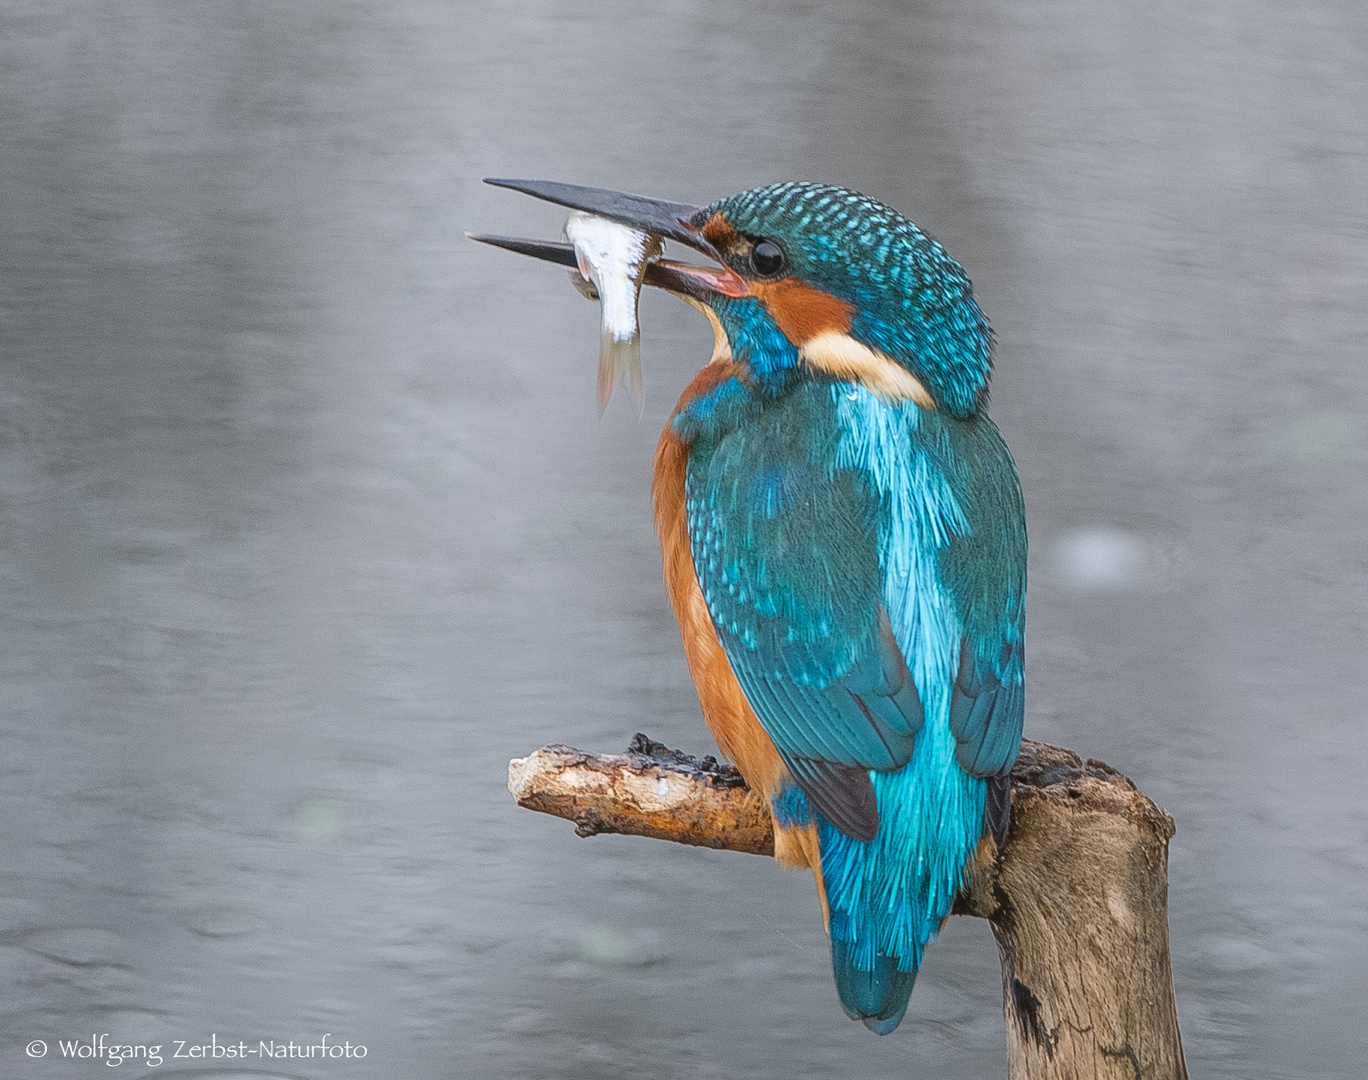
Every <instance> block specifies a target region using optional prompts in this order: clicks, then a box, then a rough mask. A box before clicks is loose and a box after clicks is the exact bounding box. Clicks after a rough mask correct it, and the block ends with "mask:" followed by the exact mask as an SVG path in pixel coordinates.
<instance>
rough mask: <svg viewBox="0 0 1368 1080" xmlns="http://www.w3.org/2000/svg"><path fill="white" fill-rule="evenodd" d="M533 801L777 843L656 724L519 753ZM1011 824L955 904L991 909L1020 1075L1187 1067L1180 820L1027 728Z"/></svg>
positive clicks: (730, 781) (751, 799)
mask: <svg viewBox="0 0 1368 1080" xmlns="http://www.w3.org/2000/svg"><path fill="white" fill-rule="evenodd" d="M508 789H509V791H511V792H512V793H513V796H514V798H516V799H517V801H518V805H520V806H525V807H527V808H529V809H532V810H539V811H541V812H542V813H547V814H554V815H556V816H557V817H563V818H568V819H569V820H571V821H573V822H575V832H576V833H577V834H578V835H580V836H593V835H595V834H597V833H605V832H616V833H627V834H630V835H634V836H649V837H654V838H656V839H661V840H673V841H676V842H678V843H684V844H694V845H697V846H701V847H711V848H721V849H725V850H729V851H744V852H748V853H750V854H754V855H772V854H773V853H774V835H773V832H772V824H771V820H770V814H769V810H768V807H766V806H765V805H764V802H763V800H761V799H760V798H758V797H757V796H756V795H755V794H754V793H753V792H752V791H750V789H749V788H747V787H746V786H745V782H744V781H743V780H742V779H741V775H740V774H739V773H738V772H737V771H736V770H735V769H732V768H729V767H725V766H720V765H718V764H717V762H716V761H714V760H713V759H712V758H704V759H702V760H701V761H700V760H697V759H695V758H691V757H689V756H688V755H686V754H682V753H679V752H678V751H675V750H669V749H667V748H666V747H664V746H662V745H661V744H660V743H657V742H652V741H651V740H650V739H648V738H647V737H646V736H645V735H637V736H636V737H635V738H634V739H633V740H632V742H631V745H630V746H629V747H628V748H627V752H626V753H625V754H606V755H597V754H587V753H585V752H583V751H581V750H576V749H574V748H573V747H569V746H545V747H543V748H542V749H540V750H538V751H537V752H536V753H534V754H532V755H530V756H528V757H525V758H515V759H514V760H513V761H510V762H509V764H508ZM1012 799H1013V804H1012V830H1011V835H1010V837H1009V838H1008V841H1007V844H1006V846H1005V847H1004V849H1003V851H1002V852H1001V854H1000V855H999V857H998V860H997V862H996V864H995V865H994V866H992V867H989V868H988V869H986V870H984V871H982V872H980V873H978V874H976V876H975V877H974V879H973V880H972V881H969V882H967V883H966V888H965V890H964V891H963V892H962V893H961V894H960V897H959V898H958V900H957V901H956V904H955V913H956V914H960V915H976V916H979V917H980V918H985V919H987V920H988V921H989V923H990V924H991V925H992V928H993V935H994V936H995V937H996V939H997V943H998V953H999V956H1000V958H1001V960H1002V984H1003V1013H1004V1016H1005V1018H1006V1021H1007V1063H1008V1075H1009V1077H1010V1078H1011V1080H1066V1078H1067V1080H1075V1078H1083V1077H1097V1078H1111V1077H1116V1078H1126V1080H1131V1078H1137V1080H1139V1078H1143V1080H1186V1077H1187V1068H1186V1066H1185V1064H1184V1062H1183V1045H1182V1039H1181V1036H1180V1035H1179V1031H1178V1013H1177V1009H1176V1008H1175V1005H1174V1000H1173V975H1172V971H1171V969H1170V966H1169V948H1168V841H1169V838H1170V837H1172V836H1173V819H1172V818H1170V817H1169V815H1168V814H1167V813H1166V812H1165V811H1164V809H1163V808H1162V807H1160V806H1158V805H1156V804H1155V803H1153V802H1151V801H1150V800H1149V799H1147V798H1146V797H1145V796H1144V795H1143V794H1141V792H1140V791H1139V790H1138V789H1137V788H1136V787H1135V785H1134V784H1132V783H1131V782H1130V781H1129V780H1128V779H1126V778H1125V777H1124V776H1122V775H1121V774H1120V773H1119V772H1117V771H1116V770H1115V769H1112V768H1110V767H1109V766H1107V765H1104V764H1102V762H1100V761H1093V760H1089V761H1086V762H1084V761H1083V760H1081V759H1080V758H1079V757H1078V755H1077V754H1075V753H1073V752H1072V751H1069V750H1063V749H1060V748H1059V747H1056V746H1047V745H1045V744H1044V743H1036V742H1031V741H1030V740H1026V741H1024V742H1023V743H1022V747H1021V756H1020V758H1019V759H1018V760H1017V764H1016V767H1015V768H1014V769H1013V770H1012Z"/></svg>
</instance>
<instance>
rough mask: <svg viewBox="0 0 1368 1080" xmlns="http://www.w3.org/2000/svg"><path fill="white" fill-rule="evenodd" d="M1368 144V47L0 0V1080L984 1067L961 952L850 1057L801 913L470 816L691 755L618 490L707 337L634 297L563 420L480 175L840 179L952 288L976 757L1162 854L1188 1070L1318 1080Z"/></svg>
mask: <svg viewBox="0 0 1368 1080" xmlns="http://www.w3.org/2000/svg"><path fill="white" fill-rule="evenodd" d="M1366 96H1368V7H1365V6H1364V5H1363V4H1362V3H1361V2H1360V0H1310V2H1307V3H1302V4H1295V5H1289V4H1284V3H1280V2H1277V0H1245V2H1238V3H1237V2H1235V0H1182V2H1179V0H1157V2H1155V0H1143V2H1142V0H1119V2H1115V3H1108V4H1097V3H1093V2H1088V0H1029V2H1027V0H1022V2H1013V3H1006V2H1002V0H996V2H994V0H917V2H915V3H907V2H902V0H882V2H880V0H864V2H862V0H854V2H850V3H840V4H837V3H829V4H820V3H802V2H797V3H785V4H781V3H760V2H750V3H742V2H737V0H727V2H722V0H660V2H657V3H653V4H649V5H647V4H637V3H626V2H621V0H593V2H586V0H574V2H568V0H559V2H551V0H519V2H517V3H513V2H504V3H486V4H475V3H453V2H450V0H443V2H424V0H411V2H405V3H380V2H376V0H351V2H341V0H289V2H284V0H277V2H265V0H261V2H254V0H244V2H234V3H223V2H221V3H200V4H185V3H179V2H172V0H164V2H160V3H158V2H131V0H130V2H118V3H100V2H95V0H84V2H81V0H61V2H58V0H42V2H36V0H3V3H0V140H3V141H2V143H0V146H3V152H2V153H0V620H2V623H0V625H3V641H4V647H3V650H0V701H2V702H3V704H0V769H3V782H2V783H0V798H2V799H3V808H2V809H0V820H2V821H3V828H2V829H0V1033H2V1034H3V1044H2V1045H0V1072H3V1074H4V1075H5V1076H15V1077H24V1078H28V1077H34V1078H47V1077H64V1076H68V1075H70V1076H77V1075H82V1076H86V1075H89V1074H90V1071H91V1069H92V1068H97V1067H103V1066H98V1065H97V1064H95V1063H92V1062H89V1061H84V1062H79V1063H73V1062H71V1061H63V1060H61V1058H60V1054H59V1051H58V1047H57V1045H56V1041H57V1040H58V1039H73V1038H78V1037H82V1033H85V1035H86V1037H88V1035H89V1033H90V1032H92V1031H93V1032H109V1033H111V1036H112V1041H117V1042H137V1043H146V1042H153V1043H157V1042H160V1043H162V1044H164V1052H165V1053H166V1054H168V1055H169V1054H170V1052H171V1050H172V1048H173V1043H174V1040H177V1039H180V1040H186V1041H187V1042H189V1043H191V1044H194V1043H199V1042H209V1040H210V1036H211V1034H216V1035H217V1037H218V1040H219V1041H220V1042H224V1041H236V1040H238V1039H239V1038H241V1039H243V1040H246V1041H247V1042H248V1043H249V1044H250V1045H255V1044H256V1042H257V1040H261V1039H267V1040H269V1039H275V1040H278V1041H287V1040H291V1039H293V1040H295V1041H297V1042H307V1041H316V1039H317V1037H318V1036H320V1035H321V1034H323V1033H325V1032H331V1033H333V1041H335V1042H340V1041H342V1040H350V1041H351V1042H352V1043H353V1044H357V1043H359V1044H364V1045H365V1046H366V1047H367V1051H368V1053H367V1057H366V1058H365V1059H364V1060H359V1061H358V1060H351V1061H346V1062H328V1063H320V1062H318V1061H316V1060H315V1061H312V1062H311V1061H292V1062H288V1063H277V1064H278V1065H279V1070H278V1073H273V1072H271V1071H270V1070H271V1068H272V1064H271V1063H270V1062H262V1061H255V1060H253V1061H249V1062H248V1066H249V1067H250V1068H252V1069H255V1070H257V1071H256V1072H255V1073H253V1075H257V1076H262V1075H265V1076H275V1075H280V1076H298V1077H309V1078H323V1077H328V1078H331V1077H349V1078H352V1077H354V1078H386V1080H418V1078H424V1080H426V1078H434V1077H477V1076H478V1077H494V1078H500V1077H509V1078H512V1077H523V1076H530V1075H535V1076H539V1077H552V1078H599V1077H610V1078H611V1077H635V1076H638V1075H641V1074H643V1073H645V1072H647V1071H649V1072H650V1073H651V1075H654V1076H663V1077H675V1076H678V1077H695V1076H703V1077H708V1076H717V1077H730V1076H738V1075H752V1076H785V1077H790V1076H791V1077H814V1078H821V1077H833V1076H838V1075H855V1074H858V1075H860V1076H861V1077H864V1078H867V1080H875V1078H884V1077H889V1078H892V1077H907V1076H929V1075H934V1076H938V1077H946V1078H957V1077H985V1076H1001V1075H1003V1074H1004V1073H1005V1064H1004V1040H1003V1022H1002V1017H1001V1012H1000V1008H1001V998H1000V993H1001V991H1000V983H999V973H998V961H997V955H996V951H995V948H994V944H993V941H992V937H991V935H990V933H989V930H988V927H987V925H986V924H985V923H983V922H981V921H977V920H970V919H954V920H951V922H950V924H949V925H948V926H947V928H946V930H945V932H944V934H943V935H942V939H941V942H940V943H939V944H938V945H937V946H936V947H935V948H934V949H933V950H932V951H931V952H930V953H929V954H928V962H927V966H926V968H925V969H924V972H923V974H922V977H921V981H920V984H919V986H918V989H917V992H916V993H915V994H914V995H913V999H912V1006H911V1011H910V1013H909V1019H908V1021H907V1022H906V1023H904V1024H903V1026H902V1027H901V1028H900V1029H899V1030H898V1031H897V1033H896V1034H894V1035H893V1036H891V1037H889V1038H885V1039H878V1038H875V1037H874V1036H872V1035H870V1034H869V1033H868V1032H866V1031H865V1030H864V1028H862V1027H861V1026H859V1025H857V1024H854V1023H852V1022H850V1021H848V1020H847V1019H845V1017H844V1016H843V1015H842V1014H841V1012H840V1009H839V1007H838V1005H837V1001H836V995H835V992H834V989H833V987H832V983H831V975H830V969H829V965H828V960H827V950H826V944H825V939H824V937H823V934H822V927H821V918H820V913H819V910H818V906H817V902H816V899H815V897H814V893H813V888H812V885H811V883H810V880H809V879H808V878H807V876H806V875H804V874H790V873H786V872H784V871H781V870H779V869H778V868H777V867H776V866H774V865H773V864H771V863H770V862H769V861H767V860H763V859H757V858H749V857H744V856H741V855H735V854H725V853H716V852H706V851H697V850H692V849H686V848H681V847H678V846H676V845H669V844H662V843H657V842H650V841H644V840H636V839H629V838H623V837H602V838H598V839H595V840H591V841H580V840H577V839H576V838H575V837H574V836H573V834H572V831H571V827H570V826H569V825H568V824H567V823H565V822H561V821H556V820H553V819H550V818H545V817H541V816H539V815H534V814H531V813H528V812H526V811H521V810H519V809H517V808H516V807H515V806H514V805H513V803H512V801H511V799H510V797H509V796H508V794H507V792H506V791H505V789H504V783H505V771H506V766H507V761H508V759H509V758H510V757H513V756H521V755H523V754H525V753H527V752H529V751H531V750H532V749H534V748H536V747H537V746H540V745H541V744H543V743H548V742H568V743H572V744H575V745H577V746H580V747H584V748H586V749H594V750H601V751H619V750H621V749H622V748H623V747H624V746H625V745H626V743H627V741H628V739H629V738H630V737H631V735H632V734H633V733H634V732H635V731H638V730H643V731H646V732H648V733H649V734H650V735H651V736H653V737H654V738H657V739H661V740H663V741H665V742H667V743H669V744H670V745H672V746H678V747H681V748H684V749H686V750H689V751H693V752H695V753H705V752H710V751H712V750H713V744H712V742H711V739H710V737H709V736H708V734H707V731H706V729H705V728H704V725H703V722H702V719H701V716H700V714H699V710H698V705H697V701H696V699H695V696H694V693H693V689H692V686H691V684H690V682H689V678H688V675H687V672H686V670H685V666H684V662H683V658H682V654H681V650H680V646H679V639H678V633H677V630H676V627H675V624H674V621H673V618H672V616H671V614H670V612H669V610H668V607H667V604H666V602H665V599H664V596H663V590H662V587H661V584H660V565H659V556H658V552H657V549H656V546H655V541H654V537H653V535H652V532H651V526H650V515H649V504H648V495H647V489H648V483H649V473H650V460H651V452H652V449H653V447H654V443H655V439H656V436H657V433H658V432H659V430H660V427H661V425H662V423H663V421H664V419H665V417H666V416H667V415H668V412H669V410H670V408H671V406H672V403H673V401H674V399H675V397H676V395H677V394H678V393H679V391H680V389H681V388H682V387H683V385H684V384H685V382H686V381H687V380H688V379H689V377H690V376H691V374H692V373H693V371H694V370H696V368H697V367H698V366H699V365H700V364H701V363H702V362H703V361H704V360H705V358H706V357H707V355H708V352H709V348H710V344H711V336H710V333H709V331H708V328H707V326H706V325H705V323H704V321H703V320H702V319H701V318H699V317H698V316H697V315H696V313H694V312H692V311H690V310H689V309H687V308H686V307H684V306H683V305H681V304H679V303H678V302H676V301H672V300H671V299H670V298H668V297H664V296H660V295H646V296H645V297H644V298H643V302H642V322H643V325H644V354H645V371H646V393H647V400H646V412H645V417H644V418H643V419H642V420H641V421H640V422H638V421H637V418H636V417H635V415H633V410H632V409H631V408H630V407H629V406H628V404H627V403H626V402H625V400H623V399H622V398H621V397H619V398H617V399H615V400H614V402H613V404H612V406H611V407H610V408H609V410H608V413H607V415H606V416H605V418H604V419H603V420H602V421H600V420H599V419H598V418H597V416H596V414H595V405H594V383H595V376H594V368H595V363H596V356H597V341H598V334H597V324H598V312H597V308H596V306H595V305H592V304H589V303H586V302H585V301H584V300H582V299H581V298H580V297H579V296H578V295H577V294H576V293H575V292H574V291H573V290H572V289H571V288H570V287H569V286H568V284H567V283H566V281H565V277H564V274H563V273H562V272H561V271H559V270H557V269H554V268H551V267H548V266H546V265H542V264H537V263H534V262H532V261H530V260H526V259H521V258H518V257H515V256H513V255H509V254H507V253H503V252H499V251H495V250H491V249H488V248H483V247H479V246H477V245H475V244H472V243H470V242H468V241H467V240H465V238H464V236H463V233H464V231H465V230H468V229H469V230H476V231H491V232H511V233H520V234H523V235H532V236H538V235H541V236H546V237H556V236H558V235H559V229H560V224H561V220H562V216H563V215H562V214H561V213H560V212H559V211H557V210H556V209H555V208H553V207H549V206H546V205H544V204H539V203H535V202H533V201H532V200H530V199H527V198H524V197H521V196H518V195H515V194H513V193H510V192H506V191H498V190H495V189H492V188H486V187H482V186H481V185H480V183H479V178H480V177H481V176H484V175H490V174H493V175H502V176H527V177H544V178H549V179H557V180H567V181H573V182H579V183H588V184H600V185H605V186H612V187H618V188H624V189H627V190H632V191H640V192H644V193H647V194H651V195H657V196H662V197H668V198H672V199H678V200H683V201H691V202H698V203H704V202H708V201H711V200H712V199H714V198H717V197H719V196H722V195H726V194H730V193H732V192H735V191H738V190H741V189H743V188H747V187H751V186H754V185H757V184H762V183H768V182H771V181H775V180H780V179H810V180H820V181H827V182H835V183H841V184H846V185H849V186H852V187H856V188H859V189H861V190H864V191H866V192H868V193H870V194H872V195H874V196H876V197H878V198H880V199H882V200H884V201H886V202H888V203H891V204H892V205H893V206H895V207H897V208H898V209H899V210H901V211H903V212H904V213H906V214H907V215H908V216H910V217H911V218H913V219H914V220H915V221H917V222H918V223H919V224H921V225H923V226H924V227H925V228H927V229H928V230H929V231H931V232H932V233H933V234H935V235H936V236H937V237H938V238H939V239H940V240H941V241H942V242H943V243H944V244H945V246H946V247H947V248H948V249H949V251H950V252H951V253H952V254H954V255H955V256H956V257H957V258H958V259H959V260H960V261H961V262H963V263H964V265H965V266H966V267H967V268H968V271H969V273H970V275H971V276H972V277H973V279H974V282H975V286H976V289H977V292H978V295H979V298H980V300H981V302H982V304H983V306H984V308H985V309H986V311H987V312H988V315H989V317H990V318H991V319H992V321H993V323H994V326H995V327H996V330H997V334H998V348H997V354H996V355H997V376H996V379H995V382H994V397H993V416H994V417H995V418H996V420H997V422H998V424H999V425H1000V426H1001V427H1002V429H1003V431H1004V432H1005V433H1006V435H1007V438H1008V441H1009V442H1010V444H1011V446H1012V448H1013V450H1014V451H1015V453H1016V456H1017V461H1018V463H1019V465H1020V469H1021V475H1022V480H1023V484H1024V487H1025V491H1026V499H1027V507H1028V511H1029V517H1030V529H1031V542H1032V553H1031V575H1032V577H1031V587H1030V588H1031V602H1030V620H1029V631H1028V638H1029V648H1028V657H1029V668H1028V694H1027V723H1026V731H1027V734H1028V735H1029V736H1030V737H1032V738H1035V739H1041V740H1046V741H1050V742H1055V743H1059V744H1063V745H1066V746H1069V747H1071V748H1073V749H1075V750H1077V751H1078V752H1079V753H1081V754H1082V755H1084V756H1085V757H1096V758H1100V759H1102V760H1104V761H1106V762H1108V763H1110V764H1111V765H1113V766H1115V767H1116V768H1118V769H1121V770H1122V771H1123V772H1125V773H1127V774H1128V775H1129V776H1131V777H1132V778H1133V779H1134V780H1135V781H1136V782H1137V783H1138V784H1139V785H1140V786H1141V787H1142V788H1143V790H1144V791H1145V792H1147V793H1148V794H1149V795H1150V796H1152V797H1153V798H1155V799H1156V800H1157V801H1159V802H1161V803H1162V804H1163V805H1165V806H1166V807H1167V808H1168V809H1169V810H1170V811H1171V812H1172V814H1173V815H1174V817H1175V818H1176V820H1177V823H1178V834H1177V836H1176V838H1175V839H1174V841H1173V844H1172V853H1171V874H1172V885H1171V894H1170V907H1171V920H1172V936H1173V959H1174V976H1175V982H1176V984H1177V994H1178V1003H1179V1010H1180V1016H1181V1020H1182V1025H1183V1033H1184V1036H1185V1041H1186V1046H1187V1053H1188V1060H1189V1063H1190V1066H1191V1069H1192V1073H1193V1075H1194V1077H1241V1078H1273V1077H1297V1078H1307V1077H1314V1078H1319V1077H1351V1076H1353V1077H1357V1076H1360V1075H1362V1069H1363V1066H1362V1062H1363V1061H1364V1060H1365V1056H1368V1026H1365V1024H1364V1022H1363V1021H1364V1000H1365V998H1364V991H1363V987H1364V986H1365V984H1368V810H1365V799H1364V795H1363V784H1364V776H1365V773H1368V740H1365V737H1364V730H1365V704H1364V702H1365V692H1366V691H1368V665H1366V664H1365V662H1364V659H1363V642H1364V638H1365V633H1368V547H1366V546H1365V542H1364V531H1365V524H1368V480H1366V479H1365V477H1366V476H1368V472H1366V471H1365V466H1366V465H1368V390H1366V389H1365V380H1364V373H1365V355H1366V354H1365V346H1368V330H1366V329H1365V320H1364V311H1365V304H1366V302H1368V244H1366V243H1365V241H1368V209H1365V201H1364V192H1365V190H1368V110H1365V109H1364V104H1363V103H1364V101H1365V97H1366ZM39 1038H41V1039H45V1040H48V1041H49V1043H50V1044H51V1050H50V1053H49V1056H48V1057H47V1058H46V1059H43V1060H36V1059H31V1058H28V1057H26V1056H25V1053H24V1049H23V1047H24V1045H25V1044H26V1043H27V1042H28V1041H29V1040H31V1039H39ZM188 1064H194V1063H191V1062H185V1061H181V1062H175V1061H171V1060H167V1061H166V1063H165V1064H164V1065H163V1066H162V1067H161V1069H160V1070H148V1074H149V1075H166V1074H167V1073H168V1072H170V1071H171V1069H172V1068H178V1067H182V1066H185V1065H188ZM220 1067H221V1068H223V1067H226V1066H222V1065H221V1066H220ZM125 1068H126V1070H127V1071H131V1072H132V1073H133V1074H134V1075H141V1074H142V1066H141V1064H140V1063H133V1062H130V1063H128V1064H127V1065H126V1066H125ZM215 1075H217V1074H215Z"/></svg>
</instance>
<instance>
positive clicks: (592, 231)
mask: <svg viewBox="0 0 1368 1080" xmlns="http://www.w3.org/2000/svg"><path fill="white" fill-rule="evenodd" d="M565 238H566V239H567V240H568V241H570V243H572V244H574V245H575V258H576V259H577V260H578V262H579V273H578V274H576V272H575V271H574V270H571V271H570V280H571V281H572V282H573V283H574V285H575V288H577V289H579V291H580V292H582V293H584V295H585V296H588V297H590V298H591V299H593V298H594V297H595V296H596V295H597V298H598V300H599V302H600V304H601V305H602V308H603V330H602V333H601V334H600V335H599V368H598V402H599V413H600V415H602V413H603V410H604V409H606V408H607V407H608V399H609V398H610V397H611V396H612V394H613V387H614V386H615V385H617V384H618V383H620V382H622V383H626V384H627V389H628V390H629V392H630V393H631V395H632V403H633V404H634V405H635V406H636V409H637V413H638V414H640V412H641V404H642V390H641V334H640V332H639V331H638V329H637V295H638V294H639V293H640V292H641V281H642V279H643V278H644V277H645V276H646V267H647V265H648V264H649V263H651V262H652V261H653V260H655V259H658V258H660V249H661V246H662V245H661V240H660V237H658V236H655V235H653V234H652V233H645V232H640V231H639V230H637V229H633V228H631V227H629V226H627V225H619V224H618V223H617V222H616V221H609V220H608V219H607V218H601V217H595V216H594V215H593V214H584V213H578V212H577V213H574V214H571V215H570V219H569V220H568V221H567V222H566V223H565ZM591 286H592V289H591Z"/></svg>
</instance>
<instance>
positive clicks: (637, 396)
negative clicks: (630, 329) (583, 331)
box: [598, 327, 644, 418]
mask: <svg viewBox="0 0 1368 1080" xmlns="http://www.w3.org/2000/svg"><path fill="white" fill-rule="evenodd" d="M620 383H625V384H626V385H627V391H628V393H629V394H630V395H631V398H632V404H633V405H634V406H635V407H636V411H637V417H638V418H640V416H641V412H642V404H643V401H644V394H643V393H642V382H641V336H640V335H639V334H633V335H632V336H631V337H629V338H626V339H624V340H619V339H618V338H617V337H616V336H615V335H614V334H613V332H612V331H611V330H609V329H607V328H606V327H605V328H604V330H603V333H602V335H601V336H600V338H599V367H598V409H599V415H600V416H602V415H603V411H604V410H605V409H606V408H608V399H609V398H611V397H612V396H613V388H614V387H615V386H617V385H618V384H620Z"/></svg>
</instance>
